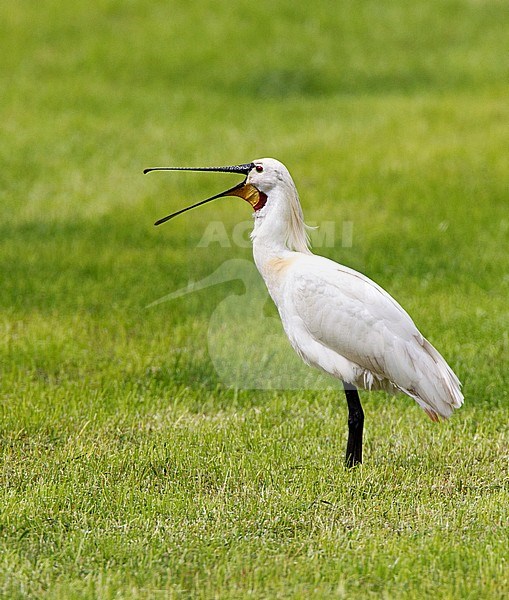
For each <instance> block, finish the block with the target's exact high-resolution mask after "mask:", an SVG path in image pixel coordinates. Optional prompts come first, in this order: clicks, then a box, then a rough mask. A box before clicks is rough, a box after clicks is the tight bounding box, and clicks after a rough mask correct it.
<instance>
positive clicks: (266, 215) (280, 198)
mask: <svg viewBox="0 0 509 600" xmlns="http://www.w3.org/2000/svg"><path fill="white" fill-rule="evenodd" d="M262 210H263V211H264V212H263V213H262V212H260V214H256V215H255V226H254V229H253V232H252V234H251V239H252V240H253V255H254V259H255V263H256V266H257V267H258V269H259V270H260V271H261V270H262V269H263V266H264V264H265V263H266V262H267V261H271V260H273V259H281V258H287V257H288V256H289V255H292V254H295V253H296V252H302V253H304V254H309V253H310V250H309V243H308V238H307V233H306V225H305V223H304V217H303V215H302V209H301V206H300V202H299V197H298V195H297V190H296V189H295V186H294V185H293V182H291V184H288V185H286V186H284V187H283V186H281V187H278V188H276V189H274V190H272V191H271V192H270V193H269V195H268V200H267V204H266V207H265V209H262Z"/></svg>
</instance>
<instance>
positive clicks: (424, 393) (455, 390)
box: [403, 338, 463, 421]
mask: <svg viewBox="0 0 509 600" xmlns="http://www.w3.org/2000/svg"><path fill="white" fill-rule="evenodd" d="M420 345H421V348H422V350H421V352H420V354H421V356H420V359H421V360H420V361H419V367H420V368H419V370H420V371H421V378H420V380H419V383H418V385H416V386H415V387H414V388H412V389H409V390H403V391H404V392H405V393H406V394H408V395H409V396H411V397H412V398H414V400H415V401H416V402H417V403H418V404H419V405H420V406H421V407H422V408H423V409H424V411H425V412H426V413H427V414H428V416H429V417H430V419H432V420H433V421H438V420H439V419H440V418H444V419H447V418H449V417H450V416H451V415H452V413H453V411H454V409H455V408H459V407H460V406H461V405H462V404H463V394H462V393H461V383H460V381H459V379H458V377H457V376H456V374H455V373H454V371H453V370H452V369H451V367H450V366H449V365H448V364H447V362H446V361H445V359H444V358H443V357H442V355H441V354H440V352H438V350H437V349H436V348H434V347H433V346H432V345H431V344H430V343H429V342H428V340H426V339H425V338H422V341H421V343H420ZM422 351H424V353H423V352H422ZM423 359H424V360H423Z"/></svg>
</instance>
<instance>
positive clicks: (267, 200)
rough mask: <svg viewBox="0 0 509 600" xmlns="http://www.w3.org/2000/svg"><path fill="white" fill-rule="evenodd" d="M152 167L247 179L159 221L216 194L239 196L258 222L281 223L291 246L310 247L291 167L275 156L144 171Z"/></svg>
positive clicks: (163, 220)
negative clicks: (212, 165)
mask: <svg viewBox="0 0 509 600" xmlns="http://www.w3.org/2000/svg"><path fill="white" fill-rule="evenodd" d="M150 171H214V172H221V173H239V174H242V175H245V178H244V180H243V181H241V182H240V183H238V184H237V185H235V186H233V187H232V188H229V189H227V190H225V191H224V192H220V193H219V194H216V195H215V196H211V197H210V198H207V199H205V200H202V201H201V202H197V203H196V204H192V205H191V206H187V207H186V208H182V209H180V210H178V211H176V212H174V213H171V214H170V215H168V216H167V217H163V218H162V219H159V220H158V221H156V223H155V224H156V225H160V224H161V223H165V222H166V221H169V220H170V219H172V218H173V217H176V216H177V215H180V214H182V213H184V212H186V211H188V210H191V209H192V208H195V207H197V206H201V205H202V204H206V203H207V202H210V201H212V200H215V199H217V198H222V197H224V196H238V197H239V198H243V199H244V200H246V201H247V202H249V204H250V205H251V206H252V208H253V210H254V213H255V217H256V220H257V224H258V226H259V225H261V224H262V222H263V221H266V222H272V223H273V224H276V223H278V224H279V225H280V226H281V227H280V228H282V229H283V230H284V232H283V234H282V235H283V237H284V238H285V240H286V242H288V245H289V246H291V247H293V248H295V249H297V250H300V251H302V252H305V251H307V248H308V240H307V235H306V232H305V225H304V220H303V216H302V209H301V206H300V202H299V197H298V195H297V190H296V188H295V184H294V183H293V179H292V177H291V175H290V173H289V172H288V169H287V168H286V167H285V166H284V165H283V163H281V162H279V161H278V160H276V159H275V158H259V159H256V160H254V161H253V162H250V163H245V164H241V165H233V166H229V167H153V168H150V169H145V170H144V171H143V172H144V173H148V172H150ZM274 233H275V231H274ZM292 240H295V241H292Z"/></svg>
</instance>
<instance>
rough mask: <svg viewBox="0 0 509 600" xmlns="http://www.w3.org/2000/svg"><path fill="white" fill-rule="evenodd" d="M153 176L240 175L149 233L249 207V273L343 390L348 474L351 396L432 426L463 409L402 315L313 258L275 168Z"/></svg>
mask: <svg viewBox="0 0 509 600" xmlns="http://www.w3.org/2000/svg"><path fill="white" fill-rule="evenodd" d="M156 169H159V170H161V169H162V170H166V169H168V170H200V171H224V172H236V173H243V174H245V175H246V179H245V180H244V181H243V182H242V183H240V184H238V185H236V186H234V187H233V188H231V189H229V190H227V191H226V192H223V193H221V194H217V195H215V196H212V197H211V198H208V199H207V200H203V201H202V202H199V203H197V204H195V205H193V206H190V207H188V208H185V209H183V210H180V211H177V212H176V213H173V214H171V215H169V216H168V217H165V218H164V219H161V220H159V221H158V222H157V223H156V224H159V223H162V222H165V221H167V220H168V219H170V218H172V217H174V216H176V215H178V214H181V213H182V212H184V211H186V210H189V209H190V208H194V207H195V206H198V205H200V204H204V203H205V202H209V201H211V200H214V199H215V198H219V197H221V196H239V197H241V198H244V199H245V200H247V201H248V202H249V203H250V204H251V206H252V207H253V208H254V211H255V212H254V220H255V225H254V229H253V232H252V235H251V237H252V240H253V255H254V259H255V263H256V266H257V268H258V270H259V272H260V273H261V275H262V277H263V279H264V281H265V283H266V285H267V288H268V290H269V293H270V295H271V297H272V299H273V300H274V302H275V304H276V306H277V308H278V310H279V314H280V316H281V321H282V323H283V327H284V330H285V332H286V334H287V336H288V339H289V340H290V343H291V345H292V346H293V348H294V350H295V351H296V352H297V353H298V354H299V355H300V356H301V358H302V359H303V360H304V361H305V362H306V363H307V364H309V365H311V366H313V367H317V368H318V369H322V370H323V371H325V372H327V373H329V374H330V375H332V376H333V377H336V378H338V379H341V380H342V381H343V383H344V387H345V394H346V399H347V403H348V411H349V420H348V425H349V437H348V444H347V452H346V464H347V466H353V465H355V464H357V463H360V462H362V431H363V424H364V413H363V411H362V406H361V403H360V399H359V396H358V393H357V390H356V388H357V387H361V388H365V389H383V390H387V391H389V392H398V391H400V392H404V393H405V394H407V395H408V396H410V397H411V398H413V399H414V400H415V401H416V402H417V403H418V404H419V405H420V406H421V407H422V408H423V409H424V410H425V411H426V413H427V414H428V415H429V416H430V418H431V419H432V420H434V421H437V420H439V418H440V417H443V418H447V417H449V416H450V415H451V414H452V412H453V409H455V408H458V407H459V406H461V405H462V403H463V394H462V393H461V389H460V388H461V384H460V382H459V380H458V378H457V377H456V375H455V374H454V373H453V371H452V370H451V368H450V367H449V365H448V364H447V363H446V361H445V360H444V358H443V357H442V356H441V355H440V353H439V352H438V351H437V350H436V349H435V348H434V347H433V346H432V345H431V344H430V343H429V342H428V341H427V340H426V339H425V338H424V337H423V336H422V335H421V333H420V332H419V330H418V329H417V327H416V326H415V324H414V322H413V321H412V319H411V318H410V316H409V315H408V314H407V313H406V312H405V311H404V310H403V308H402V307H401V306H400V305H399V304H398V303H397V302H396V301H395V300H394V299H393V298H392V297H391V296H390V295H389V294H388V293H387V292H386V291H385V290H383V289H382V288H381V287H380V286H378V285H377V284H376V283H374V282H373V281H371V280H370V279H369V278H367V277H366V276H364V275H362V274H361V273H358V272H357V271H354V270H353V269H349V268H348V267H345V266H342V265H340V264H337V263H335V262H333V261H331V260H329V259H327V258H323V257H321V256H315V255H313V254H312V253H311V251H310V249H309V240H308V236H307V232H306V225H305V224H304V219H303V215H302V208H301V205H300V201H299V197H298V194H297V190H296V188H295V184H294V183H293V180H292V177H291V176H290V173H289V172H288V170H287V169H286V167H285V166H284V165H283V164H282V163H280V162H279V161H277V160H275V159H273V158H264V159H260V160H255V161H253V162H252V163H246V164H243V165H237V166H232V167H201V168H197V169H189V168H187V167H184V168H182V167H169V168H168V167H158V168H156ZM150 170H153V169H147V170H146V172H148V171H150Z"/></svg>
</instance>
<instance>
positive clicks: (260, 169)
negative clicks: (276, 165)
mask: <svg viewBox="0 0 509 600" xmlns="http://www.w3.org/2000/svg"><path fill="white" fill-rule="evenodd" d="M255 169H256V171H257V172H258V173H261V172H262V171H263V167H262V165H256V167H255Z"/></svg>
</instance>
